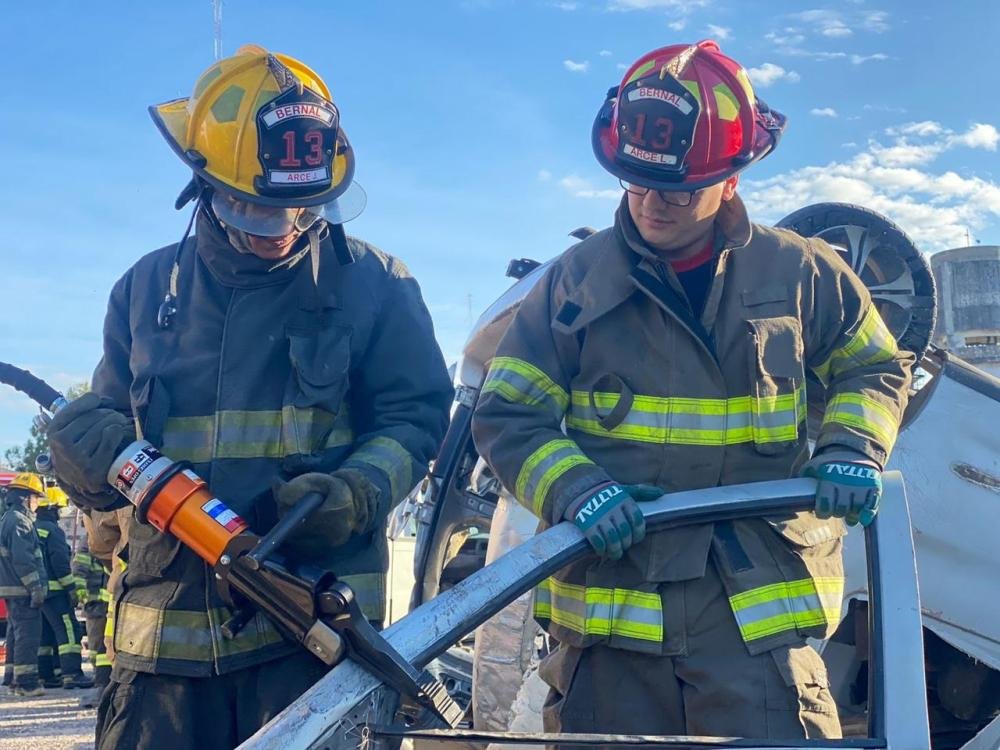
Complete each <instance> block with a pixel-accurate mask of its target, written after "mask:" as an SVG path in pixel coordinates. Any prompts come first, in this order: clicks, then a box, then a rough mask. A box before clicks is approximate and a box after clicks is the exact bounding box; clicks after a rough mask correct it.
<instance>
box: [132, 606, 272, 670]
mask: <svg viewBox="0 0 1000 750" xmlns="http://www.w3.org/2000/svg"><path fill="white" fill-rule="evenodd" d="M230 616H231V615H230V613H229V611H228V610H226V609H223V608H218V609H211V610H209V611H208V612H199V611H190V610H160V609H157V608H155V607H144V606H142V605H139V604H133V603H131V602H122V603H121V605H120V606H119V607H118V619H117V623H116V624H115V626H114V645H115V650H116V651H121V652H122V653H128V654H132V655H135V656H140V657H145V658H149V659H182V660H187V661H213V660H214V659H215V658H216V657H217V656H218V657H219V658H222V657H226V656H234V655H236V654H241V653H246V652H249V651H254V650H256V649H259V648H264V647H266V646H268V645H271V644H274V643H278V642H280V641H281V635H280V634H279V633H278V631H277V629H276V628H275V627H274V626H273V625H272V624H271V623H270V621H269V620H267V619H266V618H264V617H263V616H262V615H261V614H260V613H257V614H256V615H255V616H254V618H253V619H252V620H251V621H250V622H249V623H247V625H246V626H245V627H244V628H243V630H241V631H240V632H239V634H238V635H237V636H236V638H234V639H232V640H230V639H228V638H225V637H223V635H222V631H221V627H222V624H223V623H224V622H226V620H228V619H229V617H230Z"/></svg>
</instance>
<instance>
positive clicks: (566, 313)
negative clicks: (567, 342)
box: [552, 195, 753, 333]
mask: <svg viewBox="0 0 1000 750" xmlns="http://www.w3.org/2000/svg"><path fill="white" fill-rule="evenodd" d="M715 227H716V231H717V232H718V233H719V235H720V236H721V237H723V242H722V248H721V249H729V248H742V247H745V246H746V245H748V244H749V243H750V239H751V237H752V236H753V228H752V226H751V224H750V219H749V217H748V215H747V210H746V206H744V204H743V200H742V199H741V198H740V197H739V195H734V196H733V197H732V199H731V200H729V201H726V202H724V203H723V204H722V207H721V208H720V209H719V213H718V215H717V216H716V218H715ZM661 260H662V259H661V258H660V256H659V255H657V254H656V253H655V252H654V251H653V250H652V249H651V248H650V247H649V246H648V245H647V244H646V243H645V242H644V241H643V239H642V237H641V235H640V234H639V230H638V229H637V228H636V226H635V223H634V222H633V221H632V216H631V214H630V213H629V210H628V197H627V196H623V197H622V201H621V203H620V204H619V205H618V210H617V211H616V212H615V224H614V226H613V227H612V228H611V230H610V236H609V241H607V242H606V243H605V245H604V247H603V248H602V249H601V251H600V253H599V254H598V255H597V257H596V258H595V259H594V261H593V263H592V264H591V265H590V268H588V269H587V272H586V274H585V275H584V277H583V280H582V281H581V282H580V284H579V286H577V287H576V289H574V290H573V291H572V292H571V293H570V294H569V296H568V297H567V299H566V301H565V302H564V303H563V306H562V308H561V309H560V310H558V311H557V314H556V320H555V322H554V323H553V324H552V325H553V328H554V329H555V330H557V331H560V332H563V333H574V332H576V331H579V330H580V329H582V328H584V327H586V326H587V325H589V324H590V323H592V322H593V321H595V320H597V319H598V318H600V317H601V316H603V315H605V314H607V313H608V312H610V311H611V310H612V309H614V308H615V307H617V306H618V305H620V304H621V303H622V302H624V301H625V300H626V299H628V298H629V297H630V296H631V295H632V294H633V293H635V292H636V291H637V286H636V284H635V282H634V280H633V279H632V277H631V275H632V271H633V270H634V269H635V268H637V267H639V268H643V269H645V270H646V271H650V270H651V269H652V267H653V265H654V264H655V263H659V262H661Z"/></svg>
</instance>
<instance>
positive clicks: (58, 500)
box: [38, 487, 69, 508]
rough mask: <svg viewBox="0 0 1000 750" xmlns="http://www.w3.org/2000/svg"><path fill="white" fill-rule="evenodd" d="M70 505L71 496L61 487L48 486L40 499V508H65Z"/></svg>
mask: <svg viewBox="0 0 1000 750" xmlns="http://www.w3.org/2000/svg"><path fill="white" fill-rule="evenodd" d="M68 505H69V496H68V495H67V494H66V493H65V492H63V491H62V490H61V489H60V488H59V487H46V488H45V494H44V495H42V499H41V500H39V501H38V507H39V508H65V507H66V506H68Z"/></svg>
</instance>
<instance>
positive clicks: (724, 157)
mask: <svg viewBox="0 0 1000 750" xmlns="http://www.w3.org/2000/svg"><path fill="white" fill-rule="evenodd" d="M784 129H785V117H784V115H782V114H780V113H778V112H775V111H774V110H772V109H770V108H769V107H768V106H767V105H766V104H764V102H762V101H760V100H759V99H758V98H757V97H756V96H755V94H754V91H753V86H752V85H751V84H750V78H749V76H747V72H746V70H744V69H743V67H742V66H741V65H740V64H739V63H737V62H736V61H735V60H732V59H731V58H729V57H726V56H725V55H724V54H722V52H721V51H720V49H719V45H718V44H716V43H715V42H714V41H711V40H705V41H702V42H698V43H697V44H694V45H684V44H679V45H674V46H671V47H663V48H662V49H658V50H654V51H653V52H650V53H649V54H647V55H644V56H643V57H641V58H640V59H639V60H638V61H636V62H635V63H634V64H633V65H632V66H631V67H630V68H629V69H628V71H626V73H625V77H624V78H623V79H622V82H621V84H620V85H619V86H617V87H616V88H614V89H611V91H609V92H608V96H607V99H606V101H605V102H604V105H603V106H602V107H601V110H600V112H598V114H597V119H596V120H595V121H594V129H593V134H592V141H593V147H594V154H595V155H596V156H597V160H598V161H599V162H600V163H601V166H603V167H604V168H605V169H606V170H608V171H609V172H611V174H613V175H615V176H616V177H618V178H619V179H621V180H623V181H625V182H628V183H632V184H635V185H641V186H643V187H647V188H653V189H656V190H667V191H671V190H673V191H681V190H684V191H691V190H698V189H700V188H703V187H708V186H709V185H714V184H715V183H718V182H722V181H723V180H725V179H726V178H727V177H730V176H732V175H734V174H736V173H737V172H739V171H741V170H743V169H745V168H746V167H748V166H749V165H750V164H752V163H753V162H755V161H758V160H759V159H763V158H764V157H765V156H767V155H768V154H769V153H770V152H771V151H772V150H774V147H775V146H776V145H777V144H778V139H779V138H780V137H781V133H782V131H784Z"/></svg>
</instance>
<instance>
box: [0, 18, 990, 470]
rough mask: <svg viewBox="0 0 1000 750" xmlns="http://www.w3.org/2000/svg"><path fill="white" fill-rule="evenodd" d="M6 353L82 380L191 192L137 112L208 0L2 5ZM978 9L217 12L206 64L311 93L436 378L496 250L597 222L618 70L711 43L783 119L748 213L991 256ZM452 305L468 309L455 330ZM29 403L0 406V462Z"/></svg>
mask: <svg viewBox="0 0 1000 750" xmlns="http://www.w3.org/2000/svg"><path fill="white" fill-rule="evenodd" d="M3 24H4V26H5V32H6V33H5V34H4V37H5V43H4V49H5V52H6V59H7V74H6V75H5V88H6V89H7V92H8V93H7V95H6V97H5V104H6V116H5V117H2V118H0V144H2V145H3V162H4V166H5V174H6V175H7V179H6V180H3V182H2V184H0V206H2V209H0V237H2V238H3V245H2V250H0V257H2V259H3V266H2V268H3V280H4V284H3V295H2V298H0V299H2V303H3V308H2V309H3V312H2V314H0V360H5V361H10V362H13V363H15V364H20V365H21V366H25V367H29V368H30V369H32V370H33V371H35V372H37V373H38V374H40V375H42V376H43V377H46V378H48V379H50V380H51V382H52V383H53V384H54V385H56V386H57V387H61V388H65V387H66V386H68V385H69V384H71V383H74V382H78V381H80V380H84V379H86V378H87V377H88V375H89V373H90V372H91V371H92V369H93V366H94V364H95V363H96V361H97V359H98V358H99V356H100V346H101V342H100V332H101V321H102V319H103V316H104V309H105V304H106V300H107V294H108V291H109V289H110V287H111V285H112V284H113V283H114V281H115V280H116V279H117V278H118V277H119V276H120V275H121V274H122V273H123V272H124V271H125V270H126V269H127V268H128V266H129V265H130V264H131V263H132V262H134V260H135V259H136V258H138V257H139V256H141V255H142V254H144V253H146V252H148V251H149V250H151V249H154V248H156V247H160V246H162V245H166V244H169V243H171V242H174V241H176V240H177V239H178V237H179V235H180V234H181V232H182V231H183V226H184V222H185V220H186V218H187V216H186V212H185V214H184V215H181V214H178V213H177V212H175V211H174V210H173V207H172V204H173V200H174V197H175V196H176V194H177V192H178V190H179V189H180V188H181V187H182V186H183V185H184V183H185V181H186V179H187V176H186V174H185V169H184V167H183V166H182V164H181V163H180V162H179V160H178V159H177V158H176V157H175V156H174V155H173V153H172V152H171V151H170V149H169V148H168V147H167V146H166V144H165V143H164V142H163V141H162V139H161V138H160V136H159V134H158V133H157V131H156V129H155V128H154V126H153V124H152V122H151V121H150V119H149V117H148V115H147V113H146V107H147V106H148V105H149V104H152V103H157V102H161V101H165V100H168V99H173V98H176V97H180V96H185V95H187V94H188V93H189V92H190V90H191V87H192V86H193V83H194V81H195V79H196V78H197V76H198V75H199V73H200V72H201V71H202V70H203V69H204V68H206V67H207V66H208V65H210V64H211V63H212V61H213V59H214V37H213V23H212V4H211V3H210V2H209V0H172V1H171V2H169V3H166V2H164V3H153V2H149V3H136V2H121V1H119V2H103V1H102V2H91V3H76V2H68V1H67V2H61V1H54V2H47V3H45V4H40V3H30V2H24V1H22V2H18V3H16V4H15V3H8V4H7V5H5V8H4V18H3ZM998 30H1000V3H998V2H996V0H966V1H963V0H956V2H954V3H950V4H943V3H940V2H936V1H935V2H930V1H928V0H909V1H905V0H892V1H891V2H875V1H874V0H866V1H863V2H836V3H822V2H816V3H811V2H806V3H795V2H780V1H774V0H772V1H770V2H758V1H756V0H728V2H727V1H725V0H723V1H721V2H718V1H716V2H709V0H685V1H684V2H679V1H678V0H435V1H434V2H402V1H395V2H390V1H388V0H366V1H365V2H360V0H359V1H357V2H348V1H347V0H336V1H334V0H325V1H323V2H319V1H315V2H297V1H295V0H287V1H285V2H281V3H278V2H274V0H271V1H270V2H264V1H250V0H227V1H226V2H224V4H223V19H222V50H223V54H231V53H232V52H234V51H235V50H236V48H237V47H238V46H239V45H240V44H243V43H246V42H256V43H259V44H262V45H264V46H267V47H269V48H271V49H274V50H276V51H281V52H285V53H288V54H291V55H293V56H295V57H299V58H301V59H302V60H304V61H305V62H306V63H308V64H309V65H311V66H312V67H313V68H314V69H316V70H317V71H318V72H319V73H320V74H321V75H323V76H324V78H325V79H326V81H327V83H328V84H329V85H330V88H331V89H332V90H333V92H334V98H335V99H336V101H337V103H338V105H339V106H340V109H341V112H342V121H343V125H344V128H345V129H346V131H347V133H348V134H349V136H350V138H351V141H352V143H353V145H354V148H355V150H356V152H357V160H358V168H357V179H358V181H359V182H361V184H362V185H363V186H364V187H365V188H366V190H367V192H368V195H369V202H368V208H367V210H366V211H365V213H364V214H362V216H361V217H359V218H358V219H356V220H355V221H353V222H352V223H351V224H350V225H349V227H348V230H349V232H350V233H352V234H356V235H358V236H361V237H363V238H365V239H367V240H369V241H371V242H373V243H375V244H377V245H379V246H381V247H382V248H383V249H385V250H386V251H388V252H391V253H393V254H396V255H398V256H400V257H401V258H402V259H403V260H404V261H406V263H407V264H408V265H409V266H410V268H411V270H412V271H413V273H414V275H416V277H417V278H418V279H419V281H420V283H421V285H422V287H423V290H424V296H425V299H426V300H427V303H428V305H429V307H430V309H431V311H432V313H433V315H434V319H435V324H436V327H437V333H438V338H439V341H440V343H441V346H442V348H443V350H444V351H445V354H446V355H447V356H448V358H449V359H453V358H454V357H455V356H456V355H457V354H458V352H459V351H460V350H461V345H462V342H463V340H464V337H465V333H466V331H467V330H468V328H469V326H470V324H471V322H472V321H473V320H474V318H475V316H476V315H478V312H479V310H481V309H482V308H483V307H484V306H486V305H487V304H489V302H490V301H492V300H493V299H494V298H495V297H496V296H497V295H498V294H499V293H500V292H502V291H503V289H505V288H506V287H507V286H508V283H509V281H508V280H507V279H505V278H504V276H503V272H504V269H505V267H506V264H507V261H508V260H509V259H510V258H512V257H522V256H528V257H534V258H538V259H544V258H548V257H551V256H552V255H554V254H556V253H557V252H559V251H561V250H562V249H563V248H564V247H566V246H567V245H568V244H569V240H568V238H567V236H566V234H567V232H569V231H570V230H571V229H573V228H575V227H578V226H581V225H591V226H595V227H602V226H606V225H608V224H609V223H610V220H611V215H612V212H613V210H614V208H615V204H616V200H617V194H618V191H617V189H616V188H617V185H616V183H615V181H614V180H613V179H612V178H611V177H610V176H609V175H606V174H605V173H603V172H602V170H601V169H600V167H599V166H598V165H597V163H596V162H595V160H594V158H593V155H592V153H591V150H590V143H589V134H590V126H591V122H592V120H593V116H594V114H595V112H596V111H597V109H598V107H599V106H600V104H601V102H602V99H603V96H604V94H605V92H606V91H607V89H608V88H609V87H610V86H612V85H614V84H616V83H617V82H618V81H619V79H620V77H621V75H622V68H623V66H625V65H627V64H628V63H630V62H631V61H632V60H633V59H635V58H636V57H638V56H640V55H641V54H643V53H644V52H646V51H647V50H649V49H652V48H654V47H658V46H663V45H666V44H673V43H679V42H691V41H697V40H698V39H702V38H706V37H713V38H715V39H717V40H718V41H720V43H721V44H722V47H723V50H724V51H725V52H727V53H728V54H730V55H732V56H733V57H734V58H736V59H737V60H739V61H740V62H741V63H743V64H744V65H745V66H746V67H747V68H748V69H750V72H751V77H752V78H753V79H754V80H755V82H756V83H757V86H758V93H759V94H760V95H761V96H762V98H764V99H766V101H767V102H768V103H769V104H770V105H771V106H772V107H774V108H776V109H778V110H780V111H782V112H784V113H785V114H787V115H788V117H789V120H790V123H789V127H788V130H787V131H786V135H785V137H784V140H783V141H782V143H781V145H780V148H779V149H778V151H776V152H775V154H774V155H773V156H771V157H769V158H768V159H766V160H765V161H763V162H761V163H760V164H758V165H755V166H754V167H753V169H752V170H751V171H748V172H747V173H746V175H745V178H744V181H743V183H742V184H741V193H743V194H744V196H745V197H746V199H747V201H748V204H749V205H750V207H751V211H752V214H753V217H754V218H755V219H756V220H758V221H762V222H773V221H776V220H778V219H779V218H781V217H782V216H784V215H785V214H787V213H790V212H791V211H792V210H795V209H797V208H800V207H802V206H805V205H808V204H810V203H814V202H818V201H825V200H841V201H848V202H856V203H861V204H863V205H866V206H868V207H870V208H874V209H876V210H879V211H882V212H883V213H886V214H887V215H889V216H890V217H891V218H892V219H894V220H895V221H897V223H899V224H901V225H902V226H903V227H904V229H906V230H907V231H909V232H910V233H911V234H912V236H913V237H914V238H915V239H916V241H917V243H918V244H919V245H920V246H921V247H922V248H923V249H925V250H926V251H928V252H933V251H936V250H940V249H944V248H947V247H952V246H957V245H962V244H965V236H966V235H965V233H966V230H968V231H969V233H970V235H971V237H972V238H973V241H975V240H980V241H981V242H982V243H983V244H1000V153H998V150H997V149H998V145H1000V144H998V141H1000V135H998V132H997V128H998V127H1000V100H998V95H997V93H996V88H997V86H996V75H997V73H996V71H998V70H1000V51H998V46H997V34H998ZM470 310H471V312H470ZM33 410H34V409H33V407H32V405H31V404H29V403H28V401H27V400H26V399H25V398H24V397H22V396H21V395H20V394H17V393H14V392H13V391H10V390H9V389H0V452H2V450H3V449H4V448H6V447H9V446H11V445H14V444H18V443H20V442H22V441H23V439H24V437H26V435H27V430H28V425H29V422H30V418H31V414H32V412H33Z"/></svg>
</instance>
